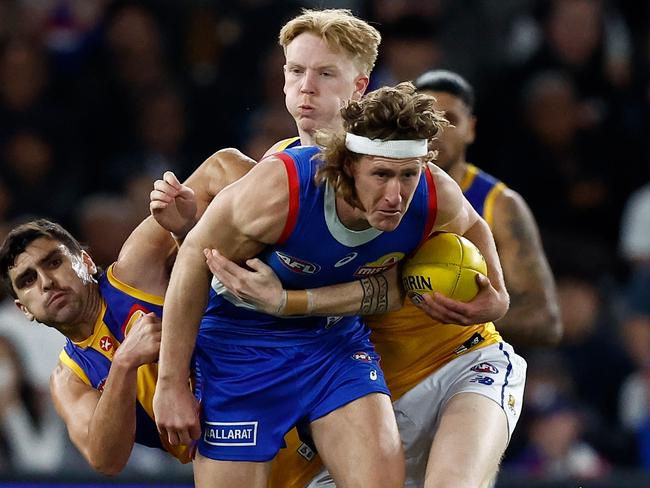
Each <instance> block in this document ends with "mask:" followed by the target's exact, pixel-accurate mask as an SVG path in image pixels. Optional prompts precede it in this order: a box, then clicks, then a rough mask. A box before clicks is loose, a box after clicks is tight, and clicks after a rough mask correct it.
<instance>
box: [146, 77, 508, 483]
mask: <svg viewBox="0 0 650 488" xmlns="http://www.w3.org/2000/svg"><path fill="white" fill-rule="evenodd" d="M432 102H433V100H432V99H431V98H429V97H427V96H422V95H418V94H414V92H413V86H412V85H410V84H408V83H406V84H401V85H398V86H397V87H394V88H393V87H390V88H382V89H380V90H378V91H376V92H373V93H371V94H369V95H367V96H366V97H365V98H364V99H362V100H361V101H359V102H355V101H352V102H349V103H348V104H347V105H346V106H345V107H344V108H343V109H342V110H341V116H342V118H343V121H344V128H345V131H344V132H338V133H333V134H329V135H323V137H322V139H321V137H320V136H318V137H317V139H318V140H320V141H322V143H323V147H324V150H323V152H322V155H320V156H319V155H318V151H317V150H316V149H315V148H313V147H299V148H294V149H289V150H286V151H283V152H282V153H279V154H276V155H275V156H274V157H269V158H266V159H265V160H263V161H262V162H260V163H258V164H257V165H256V166H255V167H254V168H253V169H252V170H251V171H250V172H249V173H248V174H247V175H246V176H244V177H243V178H242V179H241V180H239V181H238V182H236V183H235V184H233V185H231V186H230V187H228V188H227V189H225V190H224V191H223V192H222V193H221V194H219V195H218V196H217V197H216V198H215V200H214V201H213V202H212V203H211V204H210V206H209V207H208V209H207V211H206V214H205V215H204V216H203V217H202V218H201V220H200V221H199V223H198V224H197V226H196V227H194V229H193V230H192V231H191V232H190V233H189V234H188V236H187V239H186V240H185V242H184V244H183V245H182V246H181V248H180V250H179V255H178V258H177V261H176V264H175V266H174V270H173V272H172V276H171V281H170V286H169V289H168V292H167V294H166V302H165V305H166V308H165V315H164V317H163V327H162V342H161V354H160V363H159V365H160V376H159V382H158V386H157V388H156V394H155V396H154V412H155V418H156V423H157V425H158V427H159V429H160V430H161V431H162V433H166V434H167V435H168V438H169V442H170V443H171V444H187V443H189V442H191V441H192V440H194V439H198V438H199V437H200V440H199V447H198V451H199V453H198V454H197V458H196V460H195V464H194V472H195V482H196V483H197V486H200V487H207V486H222V485H224V484H228V483H231V484H232V483H234V484H238V483H239V484H241V485H246V486H265V485H266V482H267V479H268V473H269V467H270V466H269V461H271V460H272V459H273V458H274V457H275V455H276V453H277V452H278V450H279V449H280V447H281V446H282V438H283V436H284V434H285V433H286V432H287V431H288V430H289V429H290V428H291V427H293V426H294V425H298V424H302V425H308V426H309V427H310V429H311V434H312V436H313V438H314V441H315V443H316V445H317V447H318V449H319V452H320V453H321V455H322V457H323V459H324V461H325V464H326V465H327V466H328V467H329V469H330V471H331V473H332V476H333V477H334V479H335V480H336V481H337V482H338V483H339V484H341V485H343V486H361V485H364V486H365V485H368V484H370V485H372V486H391V487H392V486H401V485H402V484H403V475H404V473H403V459H402V455H401V444H400V441H399V437H398V435H397V431H396V428H395V419H394V416H393V413H392V410H391V404H390V399H389V397H388V394H387V393H388V392H387V389H386V387H385V384H384V380H383V374H382V372H381V370H380V369H379V367H378V364H377V358H376V356H375V354H374V351H373V348H372V345H371V344H370V342H369V341H368V334H369V331H368V330H367V328H366V327H365V326H364V325H363V324H362V323H361V322H360V321H359V319H358V317H349V318H342V317H322V318H319V317H304V316H305V315H309V314H316V315H318V314H319V313H325V314H326V313H327V312H326V311H325V310H324V308H326V305H327V303H326V302H327V297H321V298H324V301H315V300H314V297H312V296H311V295H310V294H309V293H308V292H306V291H300V292H288V293H287V294H286V295H285V296H284V300H283V302H282V303H281V304H280V308H281V309H282V312H283V313H285V314H287V315H297V316H301V318H295V319H279V318H276V317H274V316H272V315H267V314H262V313H259V312H256V311H252V310H248V309H246V308H245V304H243V303H238V302H237V301H236V300H235V299H233V297H230V300H228V299H227V298H228V297H224V296H221V295H220V294H219V291H220V287H219V283H217V282H214V281H213V283H212V288H210V287H209V283H210V276H211V275H210V273H209V270H208V268H207V266H206V263H205V255H204V249H206V248H217V249H219V250H220V251H221V252H223V253H224V254H225V255H226V256H227V257H229V258H231V259H233V260H235V261H238V262H247V263H250V265H254V264H255V263H254V261H255V260H250V258H252V257H254V256H256V255H257V256H258V257H259V259H261V260H262V261H265V262H266V263H267V264H269V265H270V266H271V267H272V268H273V269H274V271H275V272H276V273H278V274H279V275H280V277H281V279H282V281H283V283H284V284H285V285H286V286H287V288H294V289H304V288H309V287H312V286H324V285H327V284H334V283H337V282H344V281H349V280H350V279H351V278H354V277H364V276H366V277H372V276H373V275H375V274H379V273H381V272H382V271H384V270H386V269H389V268H391V267H394V266H395V264H396V263H397V262H398V261H399V260H400V259H401V258H402V257H404V256H405V255H406V254H407V253H409V252H411V251H412V250H413V249H415V248H416V247H417V245H418V244H419V243H420V242H422V240H423V239H425V238H426V237H427V236H428V235H429V233H430V231H431V229H432V228H433V225H434V222H435V225H436V228H437V229H444V228H448V229H449V230H452V231H456V232H459V233H462V234H466V235H469V234H470V229H472V234H473V240H474V241H475V242H477V244H478V245H479V247H480V248H481V249H482V250H483V251H484V254H485V257H486V260H487V261H488V263H489V269H490V270H491V272H490V282H491V283H487V280H486V283H485V286H484V287H483V290H482V291H483V305H484V307H485V309H484V310H483V313H484V314H485V315H486V316H487V317H488V318H487V320H490V319H493V318H498V317H500V316H501V315H503V313H505V311H506V309H507V303H508V298H507V292H506V291H505V287H504V286H503V280H502V276H501V273H500V265H499V263H498V258H497V257H496V250H495V248H494V243H493V241H492V237H491V234H490V232H489V230H488V228H487V226H486V225H485V223H484V222H483V221H482V220H481V219H480V218H478V216H477V214H476V213H475V212H474V211H473V210H472V209H471V206H470V205H469V203H468V202H467V201H466V200H465V199H464V198H463V197H462V194H461V193H460V190H459V189H458V186H457V185H456V184H455V183H454V182H453V181H452V180H451V179H450V178H449V177H448V176H447V175H446V174H445V173H444V172H442V171H441V170H439V169H438V168H436V167H429V166H428V165H424V164H423V163H424V162H425V161H426V160H427V159H428V158H429V157H431V154H430V153H428V152H427V149H426V147H425V146H426V145H427V142H428V140H429V139H431V138H432V137H433V136H434V135H435V134H436V133H437V131H438V130H439V128H440V127H441V125H442V124H443V122H444V121H443V120H442V119H441V118H440V116H439V113H437V112H435V111H434V110H432ZM313 157H315V158H316V159H317V160H318V161H320V163H316V162H315V161H313V160H312V158H313ZM424 168H426V169H424ZM398 227H399V229H398ZM396 229H398V230H397V231H396ZM393 231H395V232H393ZM372 284H376V285H377V286H379V287H382V286H383V287H386V283H385V281H384V282H382V281H379V280H378V281H377V282H376V283H372ZM372 284H371V286H372ZM208 291H209V292H210V293H209V297H208V293H207V292H208ZM208 298H209V299H208ZM206 304H207V311H206ZM388 305H389V304H388V303H382V304H381V305H380V309H382V310H385V309H387V307H388ZM382 307H383V308H382ZM350 309H351V310H353V311H358V310H359V304H358V302H357V303H354V304H352V303H351V304H350ZM204 312H205V315H204ZM199 324H200V327H199ZM197 337H198V340H196V339H197ZM195 340H196V351H197V368H198V370H200V373H201V377H202V389H201V391H200V392H199V393H200V396H201V412H200V416H199V406H198V403H197V401H196V399H195V398H194V397H193V396H192V395H191V394H190V393H189V392H188V391H187V388H186V383H187V378H188V376H189V371H190V358H191V355H192V351H193V350H194V344H195ZM360 352H362V353H363V354H357V353H360Z"/></svg>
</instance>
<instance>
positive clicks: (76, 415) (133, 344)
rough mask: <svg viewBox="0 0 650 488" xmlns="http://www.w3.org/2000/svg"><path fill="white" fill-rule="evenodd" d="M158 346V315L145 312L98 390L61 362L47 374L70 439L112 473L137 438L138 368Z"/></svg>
mask: <svg viewBox="0 0 650 488" xmlns="http://www.w3.org/2000/svg"><path fill="white" fill-rule="evenodd" d="M159 347H160V319H159V318H157V317H155V315H154V314H147V315H145V316H143V317H141V318H140V319H138V320H137V321H136V322H134V324H133V326H132V327H131V330H130V332H129V334H128V335H127V337H126V338H125V340H124V341H123V342H122V344H121V345H120V347H119V348H118V349H117V351H116V353H115V356H114V358H113V362H112V364H111V369H110V371H109V374H108V378H107V379H106V384H105V386H104V389H103V391H102V392H99V391H97V390H96V389H94V388H92V387H91V386H90V385H87V384H86V383H84V382H83V381H82V380H81V379H80V378H79V376H77V375H76V374H75V373H74V372H73V371H72V370H71V369H70V368H69V367H68V366H66V365H64V364H62V363H61V362H59V364H58V365H57V367H56V368H55V369H54V371H53V372H52V375H51V377H50V392H51V394H52V399H53V401H54V407H55V408H56V411H57V413H58V414H59V415H60V416H61V418H62V419H63V421H64V422H65V424H66V427H67V429H68V433H69V435H70V439H71V440H72V442H73V443H74V445H75V446H76V447H77V449H79V452H81V454H82V455H83V456H84V457H85V458H86V460H87V461H88V463H89V464H90V465H91V466H92V467H93V468H94V469H96V470H97V471H99V472H101V473H104V474H107V475H115V474H117V473H119V472H120V471H122V469H123V468H124V466H125V465H126V463H127V461H128V459H129V456H130V454H131V450H132V449H133V443H134V442H135V427H136V425H135V424H136V421H135V414H134V412H135V402H136V391H137V370H138V367H139V366H141V365H143V364H147V363H152V362H154V361H155V360H156V359H157V357H158V350H159Z"/></svg>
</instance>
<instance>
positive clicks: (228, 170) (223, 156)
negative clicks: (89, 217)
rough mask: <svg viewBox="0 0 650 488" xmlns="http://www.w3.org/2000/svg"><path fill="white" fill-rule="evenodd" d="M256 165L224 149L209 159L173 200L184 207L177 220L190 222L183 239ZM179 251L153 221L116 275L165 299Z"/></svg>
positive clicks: (137, 234) (140, 231)
mask: <svg viewBox="0 0 650 488" xmlns="http://www.w3.org/2000/svg"><path fill="white" fill-rule="evenodd" d="M254 164H255V161H253V160H252V159H250V158H248V157H247V156H245V155H244V154H242V153H241V152H239V151H238V150H236V149H223V150H220V151H217V152H216V153H214V154H213V155H212V156H210V157H209V158H208V159H206V160H205V161H204V162H203V163H202V164H201V165H200V166H199V167H198V168H197V169H196V170H195V171H194V173H192V175H191V176H190V177H189V178H188V179H187V181H186V182H185V183H184V184H183V185H181V184H180V183H178V185H177V186H176V187H175V188H174V190H175V192H174V193H173V197H177V196H179V195H180V196H181V197H182V200H183V203H184V205H180V204H179V205H176V206H175V208H174V210H175V212H174V213H175V215H176V219H177V220H178V219H180V220H181V221H183V222H187V229H186V230H183V229H176V230H177V231H178V234H179V236H180V237H183V236H184V233H186V232H187V230H188V229H189V228H191V226H192V225H194V223H195V222H196V220H197V219H198V217H199V216H200V215H202V214H203V212H204V211H205V209H206V208H207V206H208V204H209V203H210V202H211V201H212V199H213V198H214V196H215V195H216V194H217V193H219V192H220V191H221V190H222V189H223V188H225V187H226V186H228V185H229V184H230V183H232V182H233V181H236V180H237V179H239V178H240V177H241V176H242V175H244V174H245V173H247V172H248V171H249V170H250V168H252V167H253V165H254ZM174 178H175V177H174ZM170 188H171V186H170ZM161 203H162V202H161ZM176 250H177V244H176V243H175V242H174V240H173V239H172V237H171V235H170V233H169V231H168V230H167V229H165V228H163V227H162V226H161V225H159V224H158V223H157V222H156V220H155V219H154V218H152V217H149V218H147V219H145V220H144V222H142V223H141V224H140V225H139V226H138V227H137V228H136V229H135V230H134V231H133V232H132V233H131V235H130V236H129V238H128V239H127V240H126V242H125V243H124V245H123V246H122V249H121V251H120V255H119V257H118V259H117V262H116V264H115V266H114V268H113V272H114V273H115V277H116V278H117V279H119V280H120V281H123V282H124V283H126V284H128V285H130V286H133V287H135V288H138V289H140V290H142V291H144V292H147V293H151V294H154V295H163V294H164V293H165V290H166V289H167V283H168V281H169V271H170V263H171V257H173V255H174V254H175V253H176Z"/></svg>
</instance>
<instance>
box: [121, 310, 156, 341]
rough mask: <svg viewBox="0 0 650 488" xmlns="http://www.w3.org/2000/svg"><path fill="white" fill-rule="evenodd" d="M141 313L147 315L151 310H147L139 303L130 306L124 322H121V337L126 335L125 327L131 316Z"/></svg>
mask: <svg viewBox="0 0 650 488" xmlns="http://www.w3.org/2000/svg"><path fill="white" fill-rule="evenodd" d="M138 310H139V311H141V312H142V313H143V314H145V315H147V314H148V313H151V310H149V309H148V308H147V307H145V306H144V305H142V304H140V303H134V304H133V305H131V308H130V309H129V312H128V313H127V314H126V318H125V319H124V322H122V326H121V327H120V329H121V330H122V335H125V333H126V326H127V324H128V323H129V320H131V317H132V316H133V314H134V313H135V312H137V311H138Z"/></svg>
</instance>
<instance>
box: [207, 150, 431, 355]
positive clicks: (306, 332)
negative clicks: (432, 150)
mask: <svg viewBox="0 0 650 488" xmlns="http://www.w3.org/2000/svg"><path fill="white" fill-rule="evenodd" d="M317 153H318V148H316V147H313V146H309V147H294V148H290V149H286V150H285V151H283V152H281V153H278V154H276V155H275V156H276V157H278V158H280V159H282V160H283V162H284V163H285V166H286V169H287V173H288V178H289V188H290V190H289V202H290V204H289V205H290V208H289V216H288V220H287V225H286V226H285V229H284V232H283V234H282V237H281V238H280V241H279V242H278V243H277V244H275V245H273V246H270V247H268V248H267V249H266V250H265V251H264V252H263V253H262V254H261V255H260V256H258V257H259V258H260V259H261V260H262V261H264V262H265V263H266V264H268V265H269V266H270V267H271V268H273V270H274V271H275V273H276V274H277V275H278V277H279V278H280V280H281V281H282V283H283V285H284V287H285V288H287V289H305V288H316V287H321V286H326V285H332V284H336V283H345V282H349V281H353V280H357V279H359V278H363V277H365V276H369V275H372V274H376V273H381V272H383V271H386V270H388V269H389V268H391V267H392V266H394V265H396V264H397V262H398V261H400V260H401V259H402V258H404V257H405V256H406V255H407V254H409V253H411V252H412V251H413V250H414V249H416V248H417V246H418V245H419V244H420V243H421V242H422V241H423V240H424V239H425V238H426V237H427V236H428V235H429V233H430V230H431V228H432V227H433V223H434V220H435V214H436V208H437V207H436V194H435V186H434V184H433V178H432V176H431V173H430V172H429V171H428V170H425V171H423V172H422V177H421V179H420V182H419V184H418V187H417V189H416V191H415V194H414V196H413V199H412V200H411V204H410V207H409V209H408V211H407V212H406V214H405V215H404V217H403V219H402V221H401V223H400V225H399V227H398V228H397V229H396V230H395V231H392V232H381V231H378V230H376V229H373V228H370V229H368V230H364V231H351V230H349V229H346V228H345V227H343V225H342V224H341V223H340V221H339V220H338V217H337V215H336V208H335V195H334V191H333V190H332V189H331V188H330V187H329V186H328V185H316V183H315V182H314V175H315V172H316V168H317V165H318V162H316V161H314V160H313V157H314V156H315V155H317ZM334 325H336V326H335V327H334ZM363 328H364V326H363V325H362V324H361V322H360V321H359V319H358V317H299V318H283V319H280V318H277V317H272V316H270V315H266V314H262V313H258V312H254V311H251V310H246V309H242V308H238V307H236V306H235V305H233V304H231V303H230V302H229V301H227V300H225V299H224V298H223V297H221V296H219V295H217V294H216V292H215V291H214V290H211V291H210V299H209V303H208V307H207V309H206V314H205V315H204V317H203V320H202V323H201V328H200V332H199V342H200V341H201V340H202V338H206V339H208V338H214V337H215V334H216V337H218V338H219V340H220V341H226V342H230V343H232V344H250V345H273V346H276V347H277V346H282V345H287V346H291V345H296V344H299V343H308V342H311V341H314V340H316V339H318V338H319V337H322V336H323V335H324V334H328V333H329V332H331V331H334V330H336V331H339V330H346V331H348V332H352V333H353V332H354V331H355V330H361V329H363ZM210 340H212V339H210Z"/></svg>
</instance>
